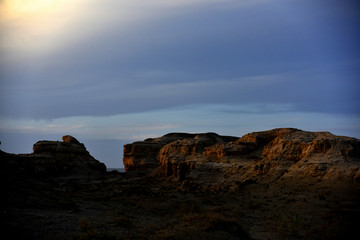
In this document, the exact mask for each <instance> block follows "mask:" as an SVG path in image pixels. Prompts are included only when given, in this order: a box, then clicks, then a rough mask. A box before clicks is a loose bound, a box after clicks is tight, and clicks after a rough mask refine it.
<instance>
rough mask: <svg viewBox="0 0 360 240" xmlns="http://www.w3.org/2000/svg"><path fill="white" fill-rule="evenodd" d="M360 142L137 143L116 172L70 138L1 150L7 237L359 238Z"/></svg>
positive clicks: (271, 134)
mask: <svg viewBox="0 0 360 240" xmlns="http://www.w3.org/2000/svg"><path fill="white" fill-rule="evenodd" d="M359 141H360V140H358V139H355V138H349V137H341V136H335V135H333V134H331V133H328V132H306V131H301V130H299V129H293V128H282V129H273V130H268V131H262V132H254V133H249V134H246V135H244V136H242V137H240V138H239V137H228V136H220V135H218V134H215V133H200V134H187V133H170V134H167V135H165V136H163V137H159V138H153V139H146V140H145V141H140V142H135V143H132V144H127V145H125V147H124V159H123V161H124V165H125V166H126V169H127V172H125V173H119V172H116V171H115V172H106V170H105V165H104V164H103V163H101V162H99V161H98V160H96V159H94V158H93V157H92V156H91V155H90V153H89V152H88V151H87V150H86V148H85V146H84V144H82V143H80V142H79V141H78V140H76V139H75V138H73V137H71V136H64V137H63V141H39V142H37V143H35V144H34V147H33V153H31V154H9V153H5V152H2V151H0V159H1V161H0V163H1V166H2V167H1V168H0V178H1V179H0V184H1V189H2V190H3V193H2V194H1V195H0V202H1V203H2V204H1V205H0V207H1V209H0V226H1V227H2V232H3V234H4V236H10V237H11V238H14V239H44V240H45V239H58V240H63V239H73V240H80V239H81V240H84V239H93V240H96V239H98V240H100V239H101V240H110V239H111V240H114V239H120V240H121V239H164V240H165V239H179V240H180V239H204V240H205V239H243V240H248V239H255V240H266V239H291V240H297V239H314V240H315V239H316V240H324V239H354V236H356V234H358V233H357V229H358V228H359V227H360V225H359V221H358V219H359V217H360V204H359V202H360V181H359V179H360V172H359V169H360V146H359Z"/></svg>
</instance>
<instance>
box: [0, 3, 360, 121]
mask: <svg viewBox="0 0 360 240" xmlns="http://www.w3.org/2000/svg"><path fill="white" fill-rule="evenodd" d="M219 2H220V1H210V3H209V1H202V0H201V1H200V0H199V1H187V0H184V1H175V2H174V1H170V2H169V1H160V0H159V1H149V2H148V1H147V2H146V3H141V4H140V1H108V2H106V3H104V2H99V1H90V2H89V1H87V2H86V3H85V2H83V1H80V3H79V4H80V5H79V6H81V7H82V8H79V9H83V11H81V12H79V14H78V15H77V17H76V18H74V19H72V20H69V19H68V21H69V22H68V23H69V24H68V25H66V24H65V23H64V25H62V24H60V25H62V26H63V27H64V26H66V27H64V28H62V29H61V31H60V30H59V32H57V33H56V34H55V33H54V34H53V33H48V35H46V36H49V37H50V38H47V37H45V38H44V39H42V40H43V41H46V42H49V44H53V45H52V47H49V48H48V47H44V48H43V47H42V44H41V42H39V43H37V44H35V43H34V42H36V40H37V39H38V38H37V37H36V36H35V35H32V34H31V35H30V36H29V38H30V40H31V39H32V40H31V42H29V44H30V45H29V46H28V45H26V44H25V45H24V47H25V48H29V49H33V50H34V49H35V51H33V52H31V54H27V53H26V51H25V53H26V54H25V53H24V52H23V51H22V49H21V48H20V49H16V48H13V49H11V50H9V49H8V48H6V46H5V47H4V46H3V47H1V48H0V54H1V53H2V52H5V53H6V54H5V55H2V57H0V62H1V64H0V66H1V67H0V75H1V79H2V80H1V90H0V91H1V94H0V113H1V115H3V116H8V117H14V118H24V117H26V118H31V119H55V118H61V117H70V116H111V115H117V114H126V113H134V112H144V111H154V110H158V109H169V108H175V107H179V106H187V105H192V104H225V105H226V104H228V105H234V106H236V105H244V104H248V106H255V105H256V106H291V110H293V111H308V112H326V113H335V112H337V113H353V114H358V113H359V102H360V101H359V96H358V94H357V92H358V90H359V84H357V79H358V76H359V71H358V69H359V61H358V60H359V54H358V52H359V51H358V50H359V47H358V44H357V43H356V44H355V42H356V40H357V39H359V37H358V36H356V35H354V34H353V32H352V31H354V30H353V28H352V27H349V26H353V25H354V24H355V23H356V21H357V20H354V19H353V18H352V17H351V16H352V15H349V16H350V17H349V16H348V15H346V16H347V17H344V15H345V13H348V11H345V13H341V14H340V13H338V12H337V11H336V6H337V5H336V4H333V5H330V6H328V5H327V8H326V9H321V8H320V7H321V6H323V5H319V6H317V7H316V6H314V4H310V3H307V4H308V5H306V4H299V5H296V6H297V7H298V8H296V7H294V6H293V7H290V5H289V4H283V3H284V2H283V1H280V0H279V1H275V2H271V3H270V2H269V1H256V5H241V4H243V3H245V2H248V1H241V4H240V5H239V6H236V7H234V8H231V7H228V8H227V7H220V5H219ZM236 2H239V1H226V3H227V6H232V7H233V6H235V5H236V4H237V3H236ZM81 4H82V5H81ZM144 4H145V5H144ZM304 6H307V8H303V7H304ZM302 10H307V11H306V16H307V17H304V16H305V15H304V14H305V12H304V11H302ZM343 10H344V8H342V11H343ZM290 13H291V14H290ZM314 13H316V14H314ZM47 17H49V16H47ZM42 20H44V19H42ZM335 20H337V22H338V23H337V24H336V25H329V24H327V21H330V22H334V21H335ZM55 22H56V21H55ZM348 23H349V24H348ZM352 24H353V25H352ZM344 26H346V28H344V29H345V30H346V31H345V30H344V29H343V27H344ZM21 29H22V27H20V28H19V30H18V31H16V32H17V33H20V32H21V31H20V30H21ZM58 37H59V39H57V38H58ZM54 39H57V40H58V41H55V40H54ZM342 40H343V41H345V42H344V43H342V42H341V41H342ZM359 40H360V39H359ZM33 44H35V46H37V47H39V48H40V49H41V51H37V50H36V48H32V47H33ZM4 56H6V57H4ZM259 109H263V111H274V112H276V111H278V110H279V109H277V108H273V107H263V108H259ZM285 109H286V108H285Z"/></svg>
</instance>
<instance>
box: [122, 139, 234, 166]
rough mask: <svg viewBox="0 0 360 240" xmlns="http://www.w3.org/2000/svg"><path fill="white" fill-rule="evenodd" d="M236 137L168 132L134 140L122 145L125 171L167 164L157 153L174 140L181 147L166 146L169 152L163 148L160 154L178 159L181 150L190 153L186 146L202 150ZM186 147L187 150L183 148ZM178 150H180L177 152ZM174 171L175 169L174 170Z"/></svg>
mask: <svg viewBox="0 0 360 240" xmlns="http://www.w3.org/2000/svg"><path fill="white" fill-rule="evenodd" d="M234 139H237V138H236V137H230V136H220V135H218V134H216V133H206V134H190V133H169V134H166V135H164V136H162V137H159V138H150V139H146V140H145V141H139V142H134V143H132V144H126V145H125V146H124V155H123V156H124V157H123V163H124V166H125V170H126V171H132V170H147V169H153V168H155V167H158V166H159V165H162V166H164V165H167V164H168V162H169V161H171V160H170V157H168V160H169V161H168V160H165V159H164V157H161V159H160V160H159V159H158V154H159V152H160V150H161V149H162V148H163V147H165V146H166V145H167V144H171V146H176V144H173V143H175V142H177V143H179V145H182V146H183V147H180V148H178V147H176V148H177V149H174V151H173V150H169V149H171V147H167V148H166V149H168V150H169V151H170V152H173V153H165V152H168V151H167V150H165V149H164V150H163V152H162V153H161V155H162V156H163V155H171V156H174V155H178V156H179V159H180V158H181V157H180V155H181V154H182V153H181V151H186V152H185V153H184V154H185V155H187V154H188V153H189V154H190V152H189V151H190V150H189V149H188V148H191V147H195V148H196V149H193V150H194V151H195V152H202V150H203V149H204V147H206V146H210V145H213V144H215V143H217V142H226V141H231V140H234ZM185 148H187V149H188V150H185ZM178 150H179V151H180V152H178ZM175 172H176V171H175Z"/></svg>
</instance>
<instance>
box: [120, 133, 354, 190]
mask: <svg viewBox="0 0 360 240" xmlns="http://www.w3.org/2000/svg"><path fill="white" fill-rule="evenodd" d="M165 136H167V135H165ZM165 136H164V137H165ZM169 136H171V134H170V135H169ZM184 136H185V137H184ZM164 137H161V138H157V139H151V140H149V141H148V142H147V141H144V142H138V143H134V144H132V145H128V146H132V151H131V152H130V154H128V155H124V156H125V157H124V163H125V162H126V160H128V159H129V158H130V157H132V161H133V162H131V164H132V165H131V164H130V165H131V166H134V169H137V165H136V164H135V162H137V163H140V164H139V165H140V166H142V167H145V165H146V164H143V162H142V160H141V159H151V163H152V164H151V167H152V168H153V167H157V166H159V168H161V170H162V172H163V173H164V175H165V176H175V177H177V178H178V179H179V180H180V181H184V185H186V186H190V185H192V187H194V186H195V185H197V186H198V187H200V188H211V189H210V190H214V189H222V188H223V189H225V188H226V189H227V190H231V189H232V190H236V189H239V188H241V187H243V186H244V184H243V183H244V182H246V183H249V182H251V183H264V184H269V183H271V182H276V181H285V180H284V179H286V181H287V180H289V179H292V180H291V181H293V182H294V184H295V183H296V181H299V179H306V181H307V180H309V181H326V182H329V183H330V182H333V183H339V182H344V183H351V182H358V181H359V179H360V177H359V169H360V140H358V139H356V138H349V137H341V136H335V135H333V134H331V133H329V132H307V131H302V130H299V129H294V128H279V129H273V130H269V131H262V132H254V133H249V134H246V135H244V136H243V137H241V138H236V137H225V138H224V137H222V136H219V135H217V134H214V133H207V134H196V135H191V134H188V135H186V134H183V135H181V137H180V135H179V134H178V135H177V136H176V137H173V138H167V141H162V139H163V138H164ZM144 144H149V146H154V144H157V145H156V148H154V147H153V148H150V147H148V149H150V151H144V150H143V151H139V152H137V151H136V146H137V145H138V146H143V145H144ZM138 156H141V158H140V157H138ZM128 162H130V161H128ZM127 169H130V168H129V167H128V168H127ZM301 181H305V180H301Z"/></svg>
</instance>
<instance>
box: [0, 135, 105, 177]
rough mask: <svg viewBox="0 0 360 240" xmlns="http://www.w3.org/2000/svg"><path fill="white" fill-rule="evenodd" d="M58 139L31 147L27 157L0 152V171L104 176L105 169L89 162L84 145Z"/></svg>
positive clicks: (103, 166)
mask: <svg viewBox="0 0 360 240" xmlns="http://www.w3.org/2000/svg"><path fill="white" fill-rule="evenodd" d="M62 139H63V142H60V141H39V142H37V143H35V144H34V146H33V153H31V154H8V153H5V152H1V157H2V160H3V161H2V164H3V165H4V164H5V165H6V166H7V167H6V168H3V169H8V170H9V169H10V170H11V171H17V172H20V173H23V174H27V175H32V176H59V175H79V174H80V175H81V174H87V175H89V174H99V173H104V172H106V166H105V165H104V164H103V163H100V162H99V161H98V160H96V159H95V158H93V157H92V156H91V155H90V154H89V152H88V151H87V150H86V148H85V146H84V144H82V143H80V142H79V141H78V140H77V139H76V138H74V137H72V136H64V137H63V138H62ZM8 170H7V171H8ZM4 174H10V173H9V172H5V173H4ZM16 176H18V174H16Z"/></svg>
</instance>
